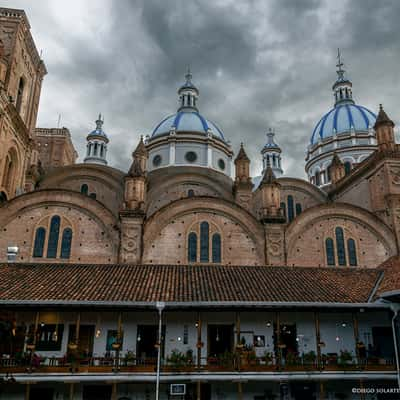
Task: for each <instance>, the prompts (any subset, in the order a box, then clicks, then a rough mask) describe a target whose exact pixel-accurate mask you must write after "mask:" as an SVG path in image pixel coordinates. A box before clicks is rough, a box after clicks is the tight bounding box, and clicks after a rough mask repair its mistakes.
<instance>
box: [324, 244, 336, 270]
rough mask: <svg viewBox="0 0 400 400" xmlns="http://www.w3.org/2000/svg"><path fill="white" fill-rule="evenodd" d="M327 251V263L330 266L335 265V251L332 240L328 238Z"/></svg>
mask: <svg viewBox="0 0 400 400" xmlns="http://www.w3.org/2000/svg"><path fill="white" fill-rule="evenodd" d="M325 250H326V263H327V264H328V265H335V249H334V244H333V239H332V238H327V239H326V240H325Z"/></svg>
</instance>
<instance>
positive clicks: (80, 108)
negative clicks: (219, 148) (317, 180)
mask: <svg viewBox="0 0 400 400" xmlns="http://www.w3.org/2000/svg"><path fill="white" fill-rule="evenodd" d="M2 3H3V5H6V6H9V7H16V8H23V9H25V10H26V12H27V14H28V17H29V19H30V22H31V25H32V30H33V34H34V37H35V40H36V42H37V45H38V48H44V59H45V62H46V64H47V67H48V70H49V75H48V76H47V77H46V79H45V84H44V87H43V92H42V100H41V107H40V113H39V125H41V126H55V125H56V121H57V116H58V114H59V113H61V114H62V121H63V125H66V126H68V127H69V128H70V130H71V132H72V134H73V136H74V142H75V145H76V147H77V148H78V151H79V152H80V155H81V156H82V155H83V153H84V148H85V135H86V134H87V132H88V131H89V130H91V129H92V127H93V124H94V123H93V121H94V119H95V118H96V116H97V114H98V112H103V113H104V114H105V125H104V128H105V130H106V131H107V132H108V134H109V136H110V140H111V143H110V153H109V154H110V164H111V165H113V166H116V167H118V168H121V169H123V170H126V169H127V168H128V166H129V164H130V157H131V155H130V153H131V150H132V149H133V147H134V146H135V144H136V142H137V140H138V138H139V135H140V134H149V133H151V131H152V129H153V128H154V126H155V125H156V124H157V123H158V122H159V121H160V120H161V119H162V118H163V117H164V116H165V115H168V114H172V113H173V112H175V111H176V107H177V95H176V90H177V87H178V86H179V85H180V84H181V83H182V82H183V75H184V73H185V70H186V68H187V65H190V67H191V69H192V71H193V76H194V82H195V83H196V84H197V86H198V87H199V89H200V102H199V107H200V110H201V112H202V113H203V114H204V115H205V116H206V117H207V118H209V119H211V120H213V121H215V122H216V123H217V124H218V125H219V126H220V127H221V128H222V129H223V130H224V133H225V136H226V137H227V138H229V139H230V140H231V142H232V145H233V147H234V149H235V150H237V148H238V146H239V143H240V142H241V141H243V142H244V143H245V146H246V149H247V151H248V153H249V155H250V156H251V158H252V165H253V174H254V175H256V174H257V173H259V170H260V164H261V159H260V150H261V148H262V146H263V144H264V142H265V132H266V131H267V130H268V128H269V127H273V128H275V131H276V134H277V141H278V142H279V144H280V145H281V147H282V148H283V152H284V167H285V168H286V173H287V174H288V175H295V176H303V167H304V156H305V152H306V148H307V145H308V143H309V138H310V136H311V132H312V130H313V127H314V125H315V124H316V123H317V122H318V120H319V118H320V117H321V116H322V115H323V113H325V112H327V111H328V110H329V108H330V107H332V105H333V104H332V103H333V97H332V93H331V86H332V83H333V82H334V80H335V78H336V73H335V64H336V51H337V48H338V47H341V48H342V49H343V50H342V52H343V57H344V61H345V64H346V69H347V71H348V74H349V76H350V77H351V78H352V80H353V85H354V96H355V98H356V100H357V101H358V102H359V103H360V104H363V105H365V106H367V107H368V108H370V109H372V110H373V111H376V109H377V105H378V104H379V103H380V102H383V103H384V104H385V108H386V109H387V110H388V112H389V115H391V116H392V117H393V118H394V119H395V120H396V118H397V115H396V112H397V109H398V106H399V101H398V97H399V96H398V92H399V89H400V87H399V86H400V85H399V82H398V80H397V77H398V65H399V62H400V51H399V50H400V48H399V47H400V40H399V33H398V16H399V15H400V2H398V1H396V0H393V1H387V0H386V1H382V2H376V1H372V0H371V1H370V0H357V1H355V0H353V1H349V0H339V1H335V2H333V1H319V0H270V1H262V0H260V1H256V0H254V1H250V0H249V1H247V2H244V1H240V2H238V1H222V0H221V1H214V0H210V1H204V0H203V1H196V0H192V1H184V0H170V1H156V0H154V1H144V0H143V1H127V0H119V1H109V0H95V1H94V0H87V1H84V2H82V1H69V2H65V1H61V0H48V1H44V0H41V1H35V2H34V5H33V4H32V3H33V2H31V1H24V0H15V1H3V2H2Z"/></svg>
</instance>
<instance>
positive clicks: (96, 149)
mask: <svg viewBox="0 0 400 400" xmlns="http://www.w3.org/2000/svg"><path fill="white" fill-rule="evenodd" d="M103 124H104V119H101V114H99V117H98V118H97V120H96V129H95V130H93V131H91V132H90V133H89V134H88V135H87V137H86V141H87V145H86V157H85V159H84V160H83V162H85V163H92V164H103V165H107V158H106V157H107V144H108V142H109V140H108V137H107V135H106V133H105V132H104V131H103Z"/></svg>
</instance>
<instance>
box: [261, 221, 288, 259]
mask: <svg viewBox="0 0 400 400" xmlns="http://www.w3.org/2000/svg"><path fill="white" fill-rule="evenodd" d="M264 234H265V263H266V265H276V266H280V265H285V264H286V254H285V225H284V224H273V223H266V224H264Z"/></svg>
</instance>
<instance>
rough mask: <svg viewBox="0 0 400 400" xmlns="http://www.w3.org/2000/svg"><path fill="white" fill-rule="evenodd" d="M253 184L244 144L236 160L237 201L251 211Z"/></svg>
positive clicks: (235, 190) (235, 187) (235, 189)
mask: <svg viewBox="0 0 400 400" xmlns="http://www.w3.org/2000/svg"><path fill="white" fill-rule="evenodd" d="M252 189H253V183H252V182H251V177H250V159H249V157H247V154H246V152H245V150H244V147H243V143H241V145H240V150H239V153H238V155H237V157H236V159H235V185H234V188H233V190H234V194H235V200H236V202H237V203H238V204H240V205H241V206H242V207H244V208H246V209H247V210H248V209H249V205H250V200H251V192H252Z"/></svg>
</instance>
